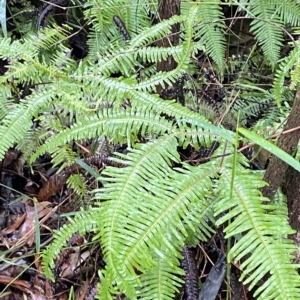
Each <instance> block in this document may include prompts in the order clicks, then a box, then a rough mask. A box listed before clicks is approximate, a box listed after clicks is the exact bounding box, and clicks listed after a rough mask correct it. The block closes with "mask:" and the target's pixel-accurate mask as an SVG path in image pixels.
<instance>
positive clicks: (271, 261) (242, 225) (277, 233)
mask: <svg viewBox="0 0 300 300" xmlns="http://www.w3.org/2000/svg"><path fill="white" fill-rule="evenodd" d="M249 176H250V174H249V172H245V171H243V172H241V171H237V172H236V174H235V177H234V178H232V173H231V172H230V171H229V172H228V170H224V169H222V170H221V177H220V180H219V187H220V188H219V189H218V191H217V193H218V195H219V200H218V202H217V203H216V205H215V215H219V214H220V213H222V212H224V211H226V210H228V213H226V215H225V216H223V217H221V218H220V219H219V220H218V221H217V223H216V225H217V226H219V225H221V224H224V223H225V222H227V221H228V220H230V219H231V224H230V225H228V226H227V227H226V229H225V232H226V238H230V237H235V238H236V239H237V242H236V244H235V245H234V246H233V247H232V249H231V250H230V252H229V257H228V259H231V258H234V259H235V261H239V260H241V259H243V261H242V263H241V265H240V268H241V269H242V270H243V274H242V277H241V279H242V280H243V281H244V283H245V284H249V289H251V288H253V287H254V286H255V285H256V284H258V282H259V280H260V279H262V278H263V277H264V276H265V275H267V276H268V279H267V280H266V281H265V283H264V284H263V285H262V286H260V287H259V288H258V289H257V290H256V291H255V293H254V295H255V296H259V297H258V299H264V300H268V299H270V300H271V299H282V300H284V299H297V297H298V295H299V292H300V285H299V275H298V274H297V272H296V268H297V266H296V265H293V264H291V259H292V258H293V252H294V251H295V246H294V245H292V243H291V241H290V240H288V239H287V235H288V234H291V233H293V230H291V228H290V227H289V225H288V219H287V215H286V214H285V213H282V212H280V211H278V210H277V214H276V217H275V216H274V213H272V212H274V209H275V207H274V206H273V205H271V204H264V203H265V202H268V201H269V200H268V199H266V198H263V197H262V196H261V195H260V192H259V188H261V187H262V186H264V185H265V183H264V182H263V181H262V180H261V179H260V176H258V177H257V178H255V176H254V174H253V173H252V174H251V184H249ZM232 181H233V193H232V197H230V189H231V184H232ZM241 234H242V236H241ZM249 254H251V256H250V257H248V255H249ZM261 257H263V260H261V259H260V258H261Z"/></svg>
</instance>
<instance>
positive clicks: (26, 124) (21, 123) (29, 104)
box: [0, 86, 55, 159]
mask: <svg viewBox="0 0 300 300" xmlns="http://www.w3.org/2000/svg"><path fill="white" fill-rule="evenodd" d="M48 87H49V86H48ZM53 92H55V91H54V90H53V89H52V88H45V89H44V91H43V92H41V91H39V92H33V93H32V94H31V95H30V96H28V97H27V98H26V99H24V100H22V101H21V103H20V104H19V105H18V107H16V108H15V109H14V110H11V111H10V112H9V113H8V114H7V115H6V116H5V118H4V119H3V120H2V122H1V126H0V140H1V141H2V142H1V145H0V159H2V158H3V157H4V154H5V151H6V150H8V149H9V148H10V147H12V146H13V145H14V143H18V142H19V141H21V140H22V139H23V137H24V134H25V133H26V131H27V130H29V129H30V127H31V126H32V117H33V116H37V114H38V113H39V111H40V109H42V108H45V107H47V106H48V105H49V104H50V103H51V101H53Z"/></svg>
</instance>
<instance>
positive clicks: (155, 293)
mask: <svg viewBox="0 0 300 300" xmlns="http://www.w3.org/2000/svg"><path fill="white" fill-rule="evenodd" d="M160 252H162V253H164V249H161V250H160ZM164 255H165V254H164ZM153 257H154V260H155V261H156V262H157V264H156V265H155V266H154V267H153V268H152V269H151V270H150V271H149V272H147V273H146V274H142V275H141V277H140V279H141V284H142V287H141V289H140V290H139V292H138V296H139V297H140V298H141V299H145V300H152V299H161V300H173V299H174V296H175V294H176V293H179V291H180V287H181V285H182V283H183V280H181V279H180V276H183V275H185V273H184V272H183V271H182V269H181V268H178V267H177V268H174V266H178V259H177V258H170V259H168V260H167V261H172V260H173V261H172V265H170V264H169V263H167V262H166V260H165V259H164V258H162V257H161V256H159V255H157V254H153ZM162 278H164V279H163V280H162Z"/></svg>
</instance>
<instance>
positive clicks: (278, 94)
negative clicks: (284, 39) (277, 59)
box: [273, 43, 300, 106]
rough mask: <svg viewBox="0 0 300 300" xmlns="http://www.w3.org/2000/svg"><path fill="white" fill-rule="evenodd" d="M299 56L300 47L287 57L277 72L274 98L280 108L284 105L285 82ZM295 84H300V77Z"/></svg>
mask: <svg viewBox="0 0 300 300" xmlns="http://www.w3.org/2000/svg"><path fill="white" fill-rule="evenodd" d="M297 44H298V43H297ZM299 55H300V49H299V47H296V48H294V49H293V50H292V51H291V52H290V54H289V55H288V56H287V57H285V58H284V60H283V61H282V62H281V63H280V65H279V67H278V69H277V71H276V74H275V80H274V83H273V86H274V96H275V100H276V103H277V105H278V106H280V105H281V103H282V99H281V98H282V89H283V84H284V80H285V78H286V77H289V76H290V72H291V70H292V68H293V67H294V65H295V64H296V62H297V60H298V58H299ZM293 82H295V83H297V82H300V76H299V77H298V76H296V77H294V80H293Z"/></svg>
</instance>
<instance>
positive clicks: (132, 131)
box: [0, 109, 173, 162]
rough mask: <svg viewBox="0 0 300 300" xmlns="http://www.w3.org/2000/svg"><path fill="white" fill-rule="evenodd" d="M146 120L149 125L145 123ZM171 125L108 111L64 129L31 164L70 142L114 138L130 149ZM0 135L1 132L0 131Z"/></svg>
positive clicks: (137, 114) (141, 115) (135, 114)
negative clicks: (140, 137)
mask: <svg viewBox="0 0 300 300" xmlns="http://www.w3.org/2000/svg"><path fill="white" fill-rule="evenodd" d="M147 119H148V121H147ZM172 126H173V125H172V123H171V122H170V121H168V120H166V119H164V118H160V117H159V116H158V115H156V114H153V113H146V112H145V111H144V110H143V109H140V110H130V109H127V110H119V109H107V110H106V111H104V112H103V114H99V116H94V117H90V118H86V119H83V118H82V120H81V121H80V122H77V123H76V124H74V125H72V127H71V128H68V129H65V130H64V131H62V132H60V133H58V134H57V135H55V136H53V137H50V138H49V139H47V141H46V143H45V144H44V145H42V146H41V147H40V148H39V149H38V150H37V152H36V153H35V154H34V155H33V156H32V157H31V159H30V161H31V162H33V161H35V159H36V158H37V157H38V156H40V155H42V154H44V153H46V152H50V153H53V151H55V149H57V147H59V146H62V145H64V144H66V143H68V142H71V141H72V140H76V141H79V140H82V139H86V138H95V137H101V136H105V135H106V136H108V137H111V136H114V140H113V141H111V142H112V143H118V142H119V143H126V142H128V145H131V144H132V143H135V142H136V141H137V134H138V133H139V132H141V134H142V135H143V134H145V132H147V133H148V134H150V135H151V134H160V133H165V132H170V131H171V130H172ZM0 133H1V131H0Z"/></svg>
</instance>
